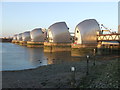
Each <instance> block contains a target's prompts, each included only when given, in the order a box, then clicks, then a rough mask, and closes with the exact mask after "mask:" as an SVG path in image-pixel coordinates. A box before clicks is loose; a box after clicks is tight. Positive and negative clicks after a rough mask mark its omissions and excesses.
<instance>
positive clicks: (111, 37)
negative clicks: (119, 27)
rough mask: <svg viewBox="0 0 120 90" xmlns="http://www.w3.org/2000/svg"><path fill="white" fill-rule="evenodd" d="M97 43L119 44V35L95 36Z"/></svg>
mask: <svg viewBox="0 0 120 90" xmlns="http://www.w3.org/2000/svg"><path fill="white" fill-rule="evenodd" d="M97 41H118V42H120V33H114V34H100V35H97Z"/></svg>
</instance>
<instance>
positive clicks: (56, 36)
mask: <svg viewBox="0 0 120 90" xmlns="http://www.w3.org/2000/svg"><path fill="white" fill-rule="evenodd" d="M48 37H49V38H50V39H51V41H50V40H49V42H55V43H70V42H71V40H70V38H71V36H70V33H69V29H68V27H67V25H66V23H65V22H57V23H54V24H52V25H51V26H50V27H49V28H48Z"/></svg>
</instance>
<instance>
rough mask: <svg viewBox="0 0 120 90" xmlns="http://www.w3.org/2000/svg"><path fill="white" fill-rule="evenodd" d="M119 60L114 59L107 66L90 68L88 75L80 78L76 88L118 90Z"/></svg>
mask: <svg viewBox="0 0 120 90" xmlns="http://www.w3.org/2000/svg"><path fill="white" fill-rule="evenodd" d="M119 70H120V59H119V58H118V59H114V60H112V61H110V62H108V63H107V64H101V65H97V66H92V67H90V73H89V75H86V76H84V77H83V78H81V80H80V83H79V85H78V86H77V87H78V88H118V87H119V80H120V78H119V76H120V73H119V72H118V71H119Z"/></svg>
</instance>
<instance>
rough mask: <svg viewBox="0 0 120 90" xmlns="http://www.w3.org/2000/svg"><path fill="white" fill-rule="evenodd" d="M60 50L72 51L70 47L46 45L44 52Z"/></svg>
mask: <svg viewBox="0 0 120 90" xmlns="http://www.w3.org/2000/svg"><path fill="white" fill-rule="evenodd" d="M59 51H71V48H70V47H59V46H52V47H49V46H44V52H59Z"/></svg>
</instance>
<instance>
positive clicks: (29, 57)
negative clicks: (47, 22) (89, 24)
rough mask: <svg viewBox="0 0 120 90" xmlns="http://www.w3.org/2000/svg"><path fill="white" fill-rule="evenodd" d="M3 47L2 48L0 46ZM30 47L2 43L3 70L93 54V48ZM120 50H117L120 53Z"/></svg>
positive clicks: (32, 66) (61, 61)
mask: <svg viewBox="0 0 120 90" xmlns="http://www.w3.org/2000/svg"><path fill="white" fill-rule="evenodd" d="M0 49H1V48H0ZM50 50H51V49H50V48H43V47H40V48H28V47H26V46H20V45H16V44H12V43H3V44H2V50H0V51H2V52H1V53H2V70H4V71H5V70H22V69H30V68H36V67H38V66H42V65H47V64H59V63H64V62H75V61H80V60H83V59H82V57H84V56H85V55H86V54H91V55H92V54H93V49H86V50H85V49H72V50H71V48H61V47H56V48H52V51H50ZM108 52H109V51H107V50H106V51H105V50H99V49H98V51H97V53H96V54H99V55H102V54H106V53H108ZM118 52H119V51H117V54H118Z"/></svg>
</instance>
